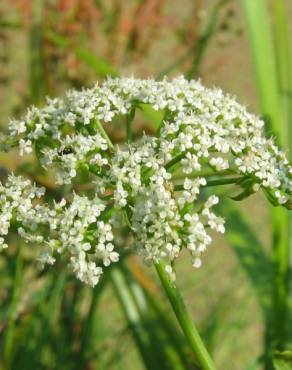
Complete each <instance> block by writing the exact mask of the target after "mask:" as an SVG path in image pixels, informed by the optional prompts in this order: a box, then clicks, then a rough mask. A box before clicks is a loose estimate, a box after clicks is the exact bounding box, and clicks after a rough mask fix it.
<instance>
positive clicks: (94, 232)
mask: <svg viewBox="0 0 292 370" xmlns="http://www.w3.org/2000/svg"><path fill="white" fill-rule="evenodd" d="M145 104H148V105H151V106H152V108H153V109H154V110H157V111H162V112H163V117H164V118H163V119H162V121H161V123H160V125H159V128H158V130H157V135H156V136H149V135H144V136H143V137H142V138H140V139H139V140H137V141H136V142H128V143H126V144H125V145H123V146H120V147H117V146H116V147H114V146H113V145H111V143H110V141H109V138H108V137H107V134H106V132H105V131H104V128H103V127H102V123H106V122H110V121H113V120H119V119H120V118H121V117H122V116H126V118H127V119H129V118H130V116H133V114H132V113H133V111H134V110H135V109H142V110H143V105H145ZM263 125H264V123H263V121H262V120H260V119H259V118H258V117H256V116H254V115H251V114H249V113H248V112H247V111H246V109H245V108H244V107H242V106H241V105H240V104H238V103H237V102H236V101H235V100H234V99H233V98H231V97H229V96H226V95H223V93H222V92H221V90H216V89H206V88H204V87H203V86H202V85H201V84H200V83H199V82H197V81H187V80H185V79H184V78H183V77H179V78H176V79H174V80H171V81H169V80H167V79H164V80H163V81H155V80H152V79H148V80H139V79H135V78H119V79H108V80H107V81H105V82H104V83H103V84H102V85H101V86H99V85H96V86H94V87H93V88H92V89H87V90H82V91H80V92H76V91H70V92H69V93H68V94H67V95H66V96H65V97H64V98H63V99H54V100H48V102H47V105H46V106H45V107H44V108H42V109H37V108H34V107H33V108H31V109H30V110H29V111H28V112H27V114H26V116H25V117H24V119H23V120H19V121H16V120H14V121H11V122H10V125H9V136H8V139H7V144H9V145H10V146H18V147H19V149H20V154H24V153H31V152H32V151H33V148H34V150H35V153H36V155H37V157H38V158H39V160H40V163H41V164H42V165H43V166H44V167H45V168H50V167H51V166H52V165H54V166H55V167H57V183H60V184H62V183H65V184H68V183H70V182H72V181H73V180H74V178H75V177H76V176H77V175H78V173H79V171H83V172H84V171H85V172H87V173H88V175H89V174H90V175H91V176H92V177H91V178H90V179H92V181H91V182H92V184H95V186H96V187H95V190H96V195H95V197H94V198H93V199H92V198H89V197H87V196H86V195H83V196H78V195H76V194H74V195H73V198H72V200H71V201H70V200H67V203H66V202H65V201H62V202H61V203H54V204H53V205H50V206H44V205H41V204H35V205H34V204H33V203H32V200H31V201H30V203H29V205H27V207H28V208H29V207H30V208H29V209H30V210H31V211H30V212H34V215H33V214H32V213H31V215H30V216H27V217H29V218H30V223H29V225H28V224H27V223H26V221H25V220H26V218H25V217H26V216H21V217H20V216H19V211H18V210H17V212H15V216H14V215H13V213H14V211H13V210H15V209H17V208H18V207H19V205H18V203H19V204H21V202H22V201H21V198H23V197H24V196H23V193H22V192H23V191H28V190H25V189H26V187H27V185H24V189H23V190H19V196H18V198H17V199H18V200H17V202H18V203H15V204H16V205H15V206H14V207H12V206H11V205H10V203H9V202H8V201H6V200H5V199H6V198H5V197H6V195H5V196H4V198H3V199H4V201H3V202H4V203H5V202H6V203H5V207H4V208H3V207H1V215H0V231H1V234H0V235H6V234H7V230H8V226H9V223H10V221H11V220H12V219H13V217H16V219H17V217H18V219H17V221H18V223H21V224H23V225H22V226H20V227H19V231H20V234H21V235H22V236H23V237H24V238H25V239H26V240H30V241H34V242H42V243H43V244H44V245H45V248H43V250H42V253H41V255H40V257H39V258H40V260H41V261H42V263H53V262H54V258H55V257H54V252H55V250H56V251H57V252H59V253H65V254H68V255H69V257H70V258H69V259H70V264H71V265H72V266H73V270H74V271H75V273H76V275H77V276H78V278H79V279H81V280H82V281H85V282H87V283H90V284H92V285H95V284H96V283H97V282H98V279H99V277H100V275H101V273H102V266H108V265H110V264H111V263H112V262H116V261H117V260H118V258H119V255H118V253H117V252H116V251H115V248H114V237H113V231H112V228H113V227H114V225H115V222H114V218H115V216H116V215H117V213H120V214H122V215H123V219H124V220H125V223H124V224H125V225H126V226H127V227H129V228H130V229H131V232H132V233H133V234H134V235H135V246H136V248H137V249H138V251H139V252H140V253H141V254H142V255H143V256H144V257H145V260H146V261H147V260H151V261H154V262H157V261H159V260H160V259H164V260H165V261H166V262H167V267H166V270H167V272H168V273H169V276H170V277H171V278H172V279H174V278H175V272H174V262H175V260H176V258H177V257H178V255H179V254H180V252H181V251H182V250H183V249H187V250H188V251H189V252H190V254H191V257H192V263H193V265H194V266H195V267H199V266H200V265H201V259H200V256H201V254H202V253H203V252H204V251H205V250H206V248H207V246H208V245H209V244H210V242H211V240H212V239H211V236H210V234H209V233H208V229H214V230H215V231H217V232H220V233H223V232H224V220H223V219H222V218H221V217H218V216H216V215H215V214H214V212H213V211H212V207H213V206H214V205H216V204H217V203H218V201H219V199H218V197H217V196H215V195H214V194H213V195H211V196H209V197H208V198H207V199H206V197H205V196H204V192H203V191H202V189H203V188H204V187H206V186H209V185H210V183H212V181H213V183H216V181H217V180H218V181H219V180H220V179H223V180H224V179H225V180H227V181H226V183H228V181H229V179H230V176H234V175H236V176H237V179H238V181H237V183H238V184H239V185H240V186H241V187H242V188H244V189H243V192H246V193H247V194H249V193H251V192H252V191H255V190H256V189H259V188H262V189H263V190H264V192H265V194H267V197H268V199H269V200H270V201H271V202H273V203H274V204H277V205H279V204H283V205H285V206H286V207H287V208H290V207H291V193H292V169H291V165H290V164H289V163H288V161H287V159H286V157H285V154H284V153H283V152H282V151H280V150H279V149H278V148H277V146H276V145H275V144H274V142H273V140H271V139H267V138H265V136H264V133H263ZM206 173H208V174H210V173H211V177H212V178H211V180H210V177H209V176H210V175H208V176H206ZM214 179H215V181H214ZM209 180H210V181H209ZM9 181H10V182H12V183H14V182H15V183H16V184H17V181H20V180H17V179H16V178H15V177H13V178H10V180H9ZM21 181H22V182H24V183H25V181H24V180H21ZM24 183H23V184H24ZM223 183H224V182H223ZM10 186H11V185H10ZM13 186H16V185H15V184H14V185H13ZM13 186H12V187H13ZM2 188H3V189H6V190H3V193H4V194H6V191H8V190H7V189H8V187H2ZM32 189H34V188H32ZM251 189H252V190H251ZM30 191H31V192H32V193H30V194H35V191H36V190H30ZM37 196H38V195H37V194H35V195H34V196H32V195H31V199H33V198H35V197H37ZM8 198H9V197H8ZM8 198H7V199H8ZM101 199H103V200H101ZM108 209H109V210H110V212H109V215H110V216H109V217H105V216H104V215H105V214H106V213H107V210H108ZM30 212H28V214H29V213H30ZM34 220H35V221H34ZM106 220H107V221H106ZM34 223H35V225H36V226H30V225H34ZM44 224H46V225H48V227H47V229H46V231H44V230H43V229H42V227H44V226H42V225H44ZM33 228H34V229H35V230H36V229H39V232H38V233H39V236H38V237H36V236H35V235H36V234H37V233H36V232H35V231H33ZM29 235H30V236H29ZM36 238H38V239H36ZM42 238H43V239H42ZM0 242H1V243H2V247H3V246H4V247H6V244H5V241H4V239H3V238H2V239H0Z"/></svg>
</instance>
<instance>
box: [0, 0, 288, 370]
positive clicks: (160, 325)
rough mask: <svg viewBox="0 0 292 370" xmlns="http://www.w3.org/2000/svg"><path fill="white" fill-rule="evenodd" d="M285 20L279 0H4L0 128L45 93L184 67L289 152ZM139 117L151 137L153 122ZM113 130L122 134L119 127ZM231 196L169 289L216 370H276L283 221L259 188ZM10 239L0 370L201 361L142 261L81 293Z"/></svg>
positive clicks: (284, 323) (59, 269)
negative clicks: (199, 258) (204, 245)
mask: <svg viewBox="0 0 292 370" xmlns="http://www.w3.org/2000/svg"><path fill="white" fill-rule="evenodd" d="M291 16H292V2H291V1H288V0H287V1H285V0H283V1H282V0H274V1H265V0H242V1H238V0H183V1H182V0H171V1H167V0H124V1H122V0H9V1H8V0H2V1H1V2H0V129H1V131H4V130H5V127H6V125H7V122H8V120H9V118H12V117H21V115H22V114H23V113H24V112H25V110H26V108H27V107H28V106H29V105H31V104H35V105H38V106H41V105H42V104H44V101H45V96H46V95H49V96H59V95H61V94H62V93H63V92H64V91H66V90H67V89H69V88H81V87H82V86H92V85H93V84H94V82H95V81H96V80H98V81H102V80H103V79H104V78H106V77H107V76H118V75H126V76H135V77H142V78H147V77H155V78H161V77H163V76H164V75H167V76H177V75H180V74H183V75H185V76H186V77H187V78H190V79H191V78H200V79H201V80H202V83H203V84H204V85H206V86H210V87H212V86H214V85H215V86H217V87H220V88H222V89H223V90H224V91H225V92H228V93H230V94H231V95H235V96H237V100H238V101H239V102H241V103H243V104H244V105H247V106H248V109H249V110H250V111H252V112H256V113H258V114H259V115H262V116H263V117H264V118H265V119H266V122H267V127H268V134H269V135H274V136H275V137H277V140H278V141H279V142H280V143H281V145H282V146H283V147H285V149H288V148H289V145H290V147H291V131H290V130H291V125H292V123H291V122H292V121H291V117H292V104H291V96H292V73H291V50H289V47H291V45H290V42H289V37H290V41H291V40H292V38H291V37H292V29H291V27H290V26H291V24H290V25H289V22H288V19H289V18H290V19H291ZM290 23H291V22H290ZM289 27H290V29H289ZM140 119H141V122H137V124H138V125H139V124H141V125H143V129H145V130H146V131H148V132H152V131H153V128H152V127H151V125H152V122H151V121H152V120H155V117H152V116H151V114H149V115H148V116H147V117H141V118H140ZM289 123H290V124H289ZM112 135H113V137H114V139H115V140H116V141H119V140H120V136H121V133H120V132H119V129H118V128H117V129H115V131H114V132H112ZM289 135H290V136H289ZM289 138H290V139H289ZM289 140H290V142H289ZM0 167H1V168H0V170H1V173H0V176H1V179H3V178H5V176H6V174H7V171H11V170H13V171H15V172H16V173H24V174H27V175H28V176H30V177H33V176H34V173H35V172H36V171H37V165H36V164H35V163H34V162H33V161H32V160H30V159H29V160H28V159H25V160H23V159H22V160H20V159H19V158H18V157H17V155H16V154H13V155H11V154H10V155H7V154H1V155H0ZM43 181H44V184H45V185H46V186H47V187H49V188H51V187H53V186H54V185H53V183H52V181H51V180H50V179H43ZM51 190H52V191H54V190H55V189H51ZM235 203H236V202H232V201H228V199H226V205H225V206H224V208H222V209H221V212H222V214H224V215H225V216H226V218H227V230H228V232H227V234H226V235H225V236H223V237H220V238H218V237H217V238H216V239H215V242H214V243H213V245H212V246H211V247H210V249H209V251H208V252H207V254H206V256H205V258H204V264H203V267H202V268H201V269H199V270H193V268H192V267H191V266H190V264H189V261H188V259H187V258H186V259H185V261H184V258H182V259H180V262H179V264H178V266H177V268H178V270H179V271H178V277H179V278H178V285H179V287H180V288H181V290H182V293H183V295H184V297H185V299H186V301H187V304H188V306H189V307H190V310H191V313H192V316H193V318H194V320H195V321H196V323H197V324H198V327H199V329H200V332H201V334H202V336H203V338H204V340H205V343H206V345H207V347H208V349H209V350H210V352H211V354H212V356H213V358H214V361H215V363H216V364H217V368H218V369H224V370H239V369H246V370H252V369H264V368H265V369H266V370H268V369H273V368H275V369H281V368H278V367H273V366H278V365H277V364H279V363H281V361H282V360H279V361H278V362H277V361H276V362H274V365H273V364H272V354H273V352H272V351H273V350H274V349H279V350H284V349H288V348H289V346H290V345H291V338H289V336H291V333H292V327H291V317H289V304H290V303H291V302H289V299H290V301H291V297H290V298H289V238H291V232H289V219H288V216H287V212H286V211H285V212H286V213H285V212H282V211H280V210H278V209H277V210H276V211H271V210H270V208H269V206H268V205H267V204H266V200H265V199H264V197H263V196H262V195H254V196H252V197H250V198H248V199H246V200H244V201H243V202H242V203H241V204H240V207H239V206H238V205H237V204H235ZM10 244H11V247H10V248H9V249H8V250H7V251H5V252H2V253H1V254H0V281H1V283H0V284H1V285H0V369H2V370H10V369H11V370H12V369H13V370H20V369H21V370H28V369H33V370H35V369H36V370H39V369H47V370H49V369H62V370H69V369H70V370H71V369H74V370H79V369H80V370H81V369H84V370H94V369H97V370H116V369H118V370H128V369H135V370H140V369H148V370H150V369H151V370H156V369H159V370H164V369H173V370H183V369H198V367H197V365H196V363H195V360H194V359H193V358H192V355H191V354H190V351H189V349H188V347H187V345H186V344H185V342H184V338H183V336H182V334H181V333H180V330H179V329H178V327H177V325H176V321H175V317H174V316H173V314H172V313H171V310H170V307H169V304H168V302H167V301H166V300H165V299H164V296H163V293H162V291H161V289H160V286H159V283H158V280H157V279H156V276H155V273H154V271H152V269H151V268H148V267H145V266H144V265H143V263H142V262H141V261H140V260H139V259H137V258H135V257H133V256H128V257H125V258H124V259H123V260H122V261H121V263H120V264H119V266H118V267H117V268H115V269H114V271H112V272H111V273H110V274H105V276H104V277H103V280H102V283H101V284H100V285H98V287H97V288H95V289H91V288H89V287H86V286H84V285H82V284H81V283H79V282H78V281H76V280H75V279H74V278H72V277H71V275H70V273H68V272H67V271H66V270H65V268H64V265H63V266H62V265H60V266H56V268H52V269H46V270H45V271H43V272H40V271H39V270H38V269H37V266H36V264H35V260H34V257H35V255H36V250H35V249H36V248H35V247H34V246H26V248H20V245H19V242H18V241H17V239H16V238H15V236H14V235H13V234H12V235H11V241H10ZM283 361H284V360H283ZM285 361H286V360H285ZM275 363H276V365H275ZM291 368H292V366H291ZM283 369H284V368H283ZM287 369H288V368H287Z"/></svg>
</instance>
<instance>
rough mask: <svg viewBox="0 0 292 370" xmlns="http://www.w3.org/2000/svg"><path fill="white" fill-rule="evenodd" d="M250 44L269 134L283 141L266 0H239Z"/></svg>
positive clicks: (280, 110) (274, 60)
mask: <svg viewBox="0 0 292 370" xmlns="http://www.w3.org/2000/svg"><path fill="white" fill-rule="evenodd" d="M241 3H242V5H243V7H244V10H245V15H246V22H247V26H248V32H249V40H250V44H251V48H252V56H253V61H254V68H255V75H256V82H257V87H258V94H259V100H260V107H261V112H262V114H263V116H264V118H265V120H266V122H267V124H268V127H269V128H268V131H269V134H275V135H276V136H277V138H278V141H279V143H280V144H283V143H284V141H285V140H284V130H283V116H282V109H281V103H280V98H279V90H278V81H277V69H276V59H275V52H274V45H273V36H272V32H271V28H270V20H269V15H268V10H267V2H266V0H256V1H255V0H241Z"/></svg>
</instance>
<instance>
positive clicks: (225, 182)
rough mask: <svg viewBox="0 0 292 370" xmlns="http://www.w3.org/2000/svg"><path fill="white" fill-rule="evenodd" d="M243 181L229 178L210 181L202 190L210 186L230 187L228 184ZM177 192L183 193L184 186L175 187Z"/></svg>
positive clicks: (239, 178) (238, 178)
mask: <svg viewBox="0 0 292 370" xmlns="http://www.w3.org/2000/svg"><path fill="white" fill-rule="evenodd" d="M239 180H241V177H229V178H227V179H224V178H223V179H214V180H208V179H207V183H206V185H202V188H204V187H209V186H218V185H228V184H236V183H238V182H239ZM174 190H175V191H182V190H184V186H183V185H175V186H174Z"/></svg>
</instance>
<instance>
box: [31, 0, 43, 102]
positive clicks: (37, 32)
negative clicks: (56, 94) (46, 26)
mask: <svg viewBox="0 0 292 370" xmlns="http://www.w3.org/2000/svg"><path fill="white" fill-rule="evenodd" d="M32 5H33V14H32V27H31V33H30V94H31V101H32V102H33V103H34V104H37V105H38V104H41V103H42V102H43V99H44V97H45V95H46V82H45V81H46V78H45V71H44V60H43V30H42V11H43V0H33V4H32Z"/></svg>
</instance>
